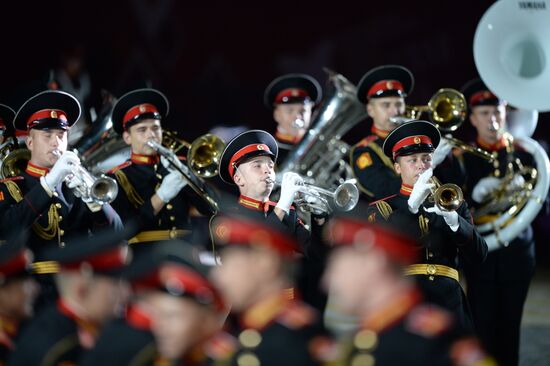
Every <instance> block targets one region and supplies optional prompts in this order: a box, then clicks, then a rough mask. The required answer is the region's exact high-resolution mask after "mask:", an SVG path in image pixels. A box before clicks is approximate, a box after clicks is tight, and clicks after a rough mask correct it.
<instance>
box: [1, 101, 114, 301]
mask: <svg viewBox="0 0 550 366" xmlns="http://www.w3.org/2000/svg"><path fill="white" fill-rule="evenodd" d="M79 116H80V105H79V104H78V101H77V100H76V99H75V98H74V97H73V96H71V95H70V94H67V93H65V92H60V91H44V92H41V93H39V94H37V95H35V96H33V97H32V98H30V99H29V100H28V101H26V102H25V104H23V106H22V107H21V108H20V109H19V111H18V112H17V115H16V116H15V119H14V121H13V124H14V127H15V129H16V130H19V131H27V132H28V134H29V135H28V137H27V148H28V149H29V150H30V153H31V158H30V161H29V162H28V163H27V166H26V170H25V171H23V172H21V175H20V176H17V177H9V178H6V179H4V180H2V182H1V184H0V234H1V236H2V237H7V236H8V235H10V233H11V232H13V231H15V232H21V231H28V232H29V233H30V236H29V240H28V246H29V248H30V249H31V250H32V251H33V254H34V259H35V262H34V263H33V272H34V273H36V274H37V280H38V282H39V283H40V284H41V287H42V291H41V294H40V297H39V299H38V304H37V305H38V306H41V305H42V304H43V303H44V302H46V301H49V300H52V299H54V298H55V296H56V292H55V286H53V280H52V277H51V274H52V273H55V272H56V271H57V264H56V263H54V262H48V261H44V259H43V258H42V256H43V252H44V251H45V250H47V249H50V248H51V247H64V246H65V242H66V240H68V239H70V238H71V237H74V236H80V235H82V234H83V233H88V232H89V231H90V230H91V231H93V230H97V229H99V228H102V227H105V226H117V225H120V218H119V217H118V215H117V214H116V212H115V211H114V210H113V209H112V208H111V206H110V205H109V204H104V205H99V204H95V203H84V201H82V200H81V199H80V198H78V197H76V196H75V194H74V192H73V190H72V189H71V188H73V187H72V183H74V182H75V180H74V179H71V177H72V176H73V174H74V172H75V170H76V169H77V167H78V166H79V165H80V160H79V158H78V157H77V156H76V154H75V153H73V152H72V151H67V135H68V134H69V130H70V128H71V126H73V125H74V124H75V123H76V122H77V121H78V118H79ZM59 154H61V157H59Z"/></svg>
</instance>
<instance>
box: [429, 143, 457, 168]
mask: <svg viewBox="0 0 550 366" xmlns="http://www.w3.org/2000/svg"><path fill="white" fill-rule="evenodd" d="M452 149H453V146H452V145H451V144H450V143H449V141H448V140H447V139H446V138H444V137H442V138H441V140H440V141H439V145H437V148H436V149H435V151H434V155H433V158H432V168H435V167H436V166H438V165H439V164H441V163H442V162H443V160H445V158H446V157H447V155H449V152H450V151H451V150H452Z"/></svg>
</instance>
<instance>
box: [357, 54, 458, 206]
mask: <svg viewBox="0 0 550 366" xmlns="http://www.w3.org/2000/svg"><path fill="white" fill-rule="evenodd" d="M413 86H414V77H413V75H412V73H411V72H410V71H409V70H408V69H407V68H405V67H403V66H400V65H383V66H379V67H375V68H373V69H371V70H369V71H368V72H367V73H366V74H365V75H363V77H362V78H361V81H359V84H358V86H357V98H358V99H359V101H361V102H362V103H365V105H366V109H367V113H368V115H369V117H370V118H372V127H371V134H370V135H369V136H367V137H365V138H364V139H363V140H361V141H360V142H358V143H357V144H356V145H355V146H353V147H352V149H351V151H350V159H351V161H350V165H351V166H352V167H353V172H354V174H355V177H356V178H357V183H358V186H359V188H360V189H361V191H362V192H363V193H364V195H363V198H365V199H366V200H367V201H369V202H372V201H376V200H379V199H381V198H384V197H387V196H389V195H391V194H394V193H395V192H397V191H398V190H399V187H400V186H401V179H400V178H399V175H398V174H397V173H396V172H395V170H394V168H393V162H392V160H391V158H389V157H387V156H386V155H385V154H384V152H383V151H382V144H383V143H384V139H385V138H386V136H387V135H388V134H389V133H390V132H391V131H392V130H393V129H394V128H396V127H398V126H399V125H400V124H401V123H403V122H400V121H399V120H397V119H396V118H398V117H402V116H403V114H404V113H405V107H406V104H405V98H406V97H407V96H408V95H410V93H411V91H412V89H413ZM449 151H450V145H448V144H446V143H444V144H441V146H440V147H439V149H438V150H436V151H435V152H434V156H433V161H432V165H433V166H432V167H433V168H435V167H436V166H437V165H438V164H439V163H441V162H442V161H443V160H444V159H445V157H446V156H447V154H448V153H449Z"/></svg>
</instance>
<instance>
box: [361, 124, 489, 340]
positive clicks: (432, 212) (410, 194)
mask: <svg viewBox="0 0 550 366" xmlns="http://www.w3.org/2000/svg"><path fill="white" fill-rule="evenodd" d="M440 138H441V137H440V134H439V131H438V129H437V128H436V127H435V126H434V125H433V124H431V123H429V122H426V121H413V122H409V123H406V124H404V125H402V126H400V127H398V128H396V129H395V130H393V131H392V132H391V133H390V134H389V135H388V136H387V137H386V140H385V141H384V145H383V149H384V153H385V154H386V156H387V157H388V158H389V159H392V161H393V162H394V167H395V171H396V173H397V174H399V175H400V176H401V187H400V189H399V190H398V191H396V192H395V193H394V194H393V195H391V196H389V197H386V198H384V199H382V200H379V201H375V202H373V203H372V204H371V205H370V207H371V211H370V213H369V220H370V221H372V222H375V221H382V222H384V221H389V222H394V223H396V222H399V220H403V219H406V220H411V219H412V220H413V221H414V222H415V225H414V226H413V227H411V228H410V234H411V236H412V237H414V238H416V239H418V241H419V243H420V246H419V247H418V250H420V251H421V252H422V255H421V259H420V261H419V262H418V263H417V264H412V265H409V266H408V267H407V268H406V271H405V273H406V274H407V275H414V276H415V277H416V280H417V283H418V284H419V286H420V289H421V290H422V291H423V293H424V294H425V296H426V300H428V301H430V302H433V303H435V304H438V305H440V306H443V307H445V308H447V309H448V310H450V311H452V312H453V313H454V314H455V315H456V317H457V320H458V321H459V322H460V323H461V324H462V326H464V327H465V328H470V329H471V328H472V324H471V316H470V312H469V309H468V304H467V302H466V299H465V296H464V292H463V291H462V288H461V286H460V283H459V277H458V271H457V268H458V258H459V257H460V259H461V260H463V261H464V262H469V263H472V264H474V265H477V264H480V263H482V262H483V261H484V260H485V257H486V256H487V244H486V243H485V240H483V238H482V237H481V236H480V235H479V234H478V233H477V231H476V230H475V227H474V225H473V223H472V217H471V215H470V211H469V209H468V205H467V204H466V203H465V202H459V203H457V205H458V204H459V206H458V207H456V208H453V209H450V210H449V211H447V210H445V209H442V208H440V207H438V205H436V204H435V203H437V202H434V201H435V200H436V198H435V197H434V196H435V195H434V194H433V193H432V191H433V190H434V188H436V187H435V184H434V181H433V179H432V156H433V152H434V150H435V149H436V148H437V145H438V144H439V140H440ZM432 198H433V200H432Z"/></svg>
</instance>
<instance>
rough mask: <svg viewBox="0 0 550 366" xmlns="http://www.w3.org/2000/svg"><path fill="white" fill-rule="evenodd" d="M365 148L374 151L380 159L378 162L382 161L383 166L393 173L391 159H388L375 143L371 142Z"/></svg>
mask: <svg viewBox="0 0 550 366" xmlns="http://www.w3.org/2000/svg"><path fill="white" fill-rule="evenodd" d="M367 146H368V147H370V148H371V149H372V151H374V152H375V153H376V155H378V157H379V158H380V160H382V162H383V163H384V165H386V166H387V167H388V168H390V169H391V170H392V172H394V173H395V171H394V167H393V163H392V161H391V159H390V158H388V157H387V156H386V154H384V151H382V148H381V147H380V146H378V145H377V144H376V142H374V141H371V142H369V143H368V144H367Z"/></svg>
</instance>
